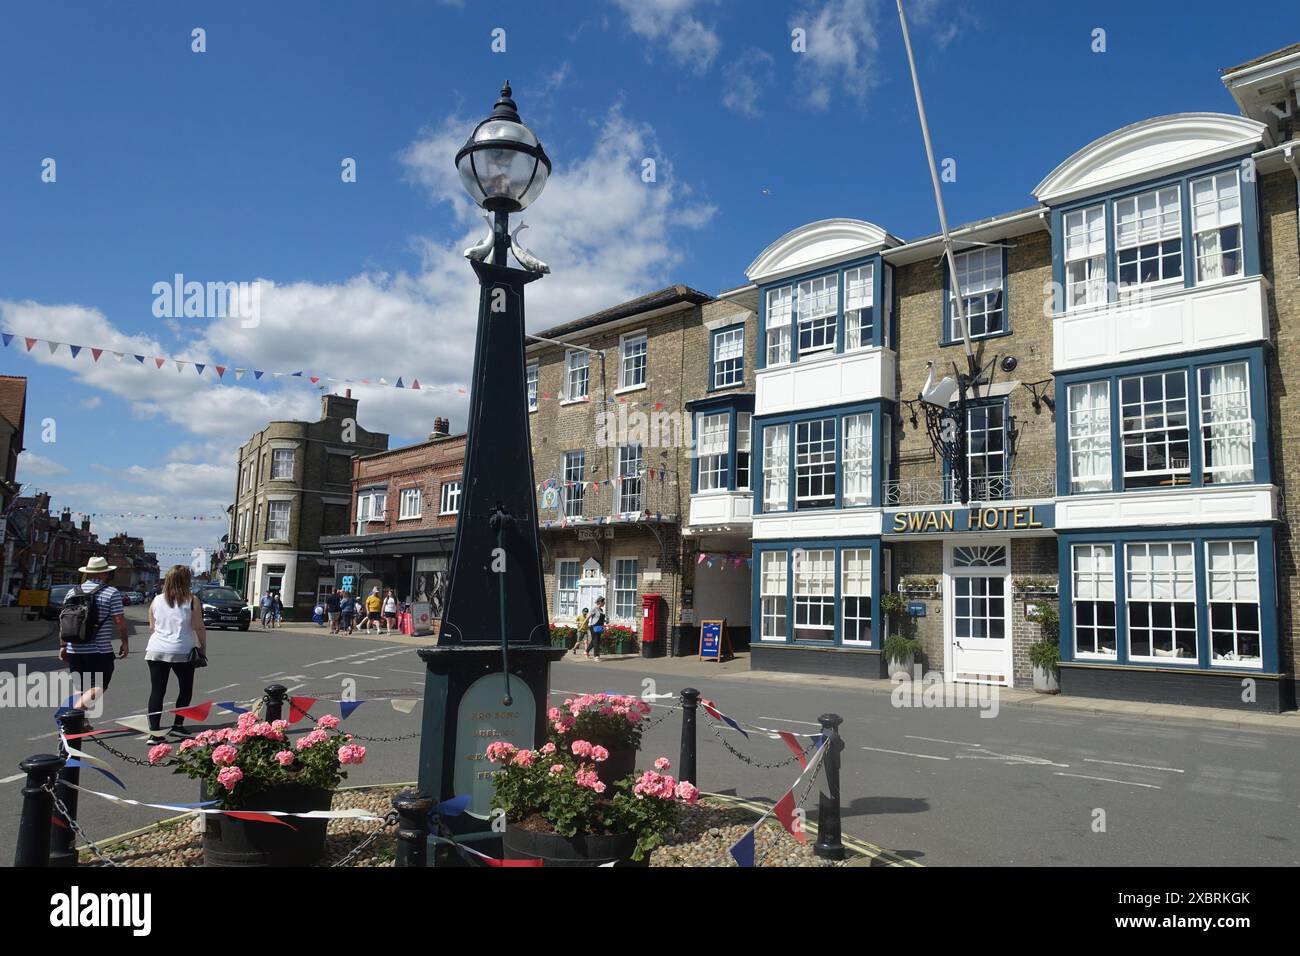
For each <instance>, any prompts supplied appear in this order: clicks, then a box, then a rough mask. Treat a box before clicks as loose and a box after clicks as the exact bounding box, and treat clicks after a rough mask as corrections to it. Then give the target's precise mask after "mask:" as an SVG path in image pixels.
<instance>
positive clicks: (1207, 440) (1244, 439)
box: [1199, 362, 1255, 485]
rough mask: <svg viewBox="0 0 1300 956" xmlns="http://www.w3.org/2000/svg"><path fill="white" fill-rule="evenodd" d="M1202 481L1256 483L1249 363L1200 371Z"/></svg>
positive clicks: (1213, 367) (1212, 367) (1234, 363)
mask: <svg viewBox="0 0 1300 956" xmlns="http://www.w3.org/2000/svg"><path fill="white" fill-rule="evenodd" d="M1199 374H1200V399H1201V448H1202V463H1201V472H1202V480H1203V481H1204V482H1205V484H1207V485H1210V484H1224V483H1229V482H1244V481H1253V480H1254V477H1255V468H1254V461H1253V451H1254V450H1253V448H1252V445H1253V441H1252V438H1253V433H1254V423H1253V422H1252V421H1251V417H1250V378H1249V374H1248V372H1247V368H1246V363H1245V362H1230V363H1228V364H1226V365H1211V366H1208V367H1206V368H1202V369H1201V370H1200V373H1199Z"/></svg>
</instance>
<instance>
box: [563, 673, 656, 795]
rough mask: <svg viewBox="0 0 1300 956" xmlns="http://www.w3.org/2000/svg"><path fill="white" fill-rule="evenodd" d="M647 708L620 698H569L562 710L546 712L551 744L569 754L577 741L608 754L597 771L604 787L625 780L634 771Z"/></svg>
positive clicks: (609, 696)
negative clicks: (584, 741) (594, 746)
mask: <svg viewBox="0 0 1300 956" xmlns="http://www.w3.org/2000/svg"><path fill="white" fill-rule="evenodd" d="M649 713H650V705H649V704H647V703H646V702H645V701H643V700H637V698H635V697H627V696H623V695H619V694H583V695H582V696H580V697H570V698H568V699H566V700H565V701H564V704H563V706H562V707H552V708H551V709H550V710H549V711H547V715H546V716H547V719H548V720H549V721H550V725H551V726H550V731H549V732H548V737H549V739H550V742H551V743H553V744H555V746H556V747H557V748H558V749H559V750H561V751H563V752H566V753H567V752H569V751H571V750H572V748H573V744H574V742H575V741H578V740H586V741H589V742H590V743H592V744H595V745H598V746H600V747H603V748H605V749H606V750H607V751H609V756H608V757H607V758H606V759H604V760H601V761H598V766H597V767H596V770H597V773H598V775H599V776H600V779H601V780H602V781H603V782H604V783H605V785H606V786H611V785H613V783H614V781H616V780H618V779H619V778H621V777H625V776H627V775H628V774H630V773H631V772H632V770H633V769H634V768H635V767H636V754H637V751H638V750H640V749H641V723H642V721H644V720H645V718H646V716H647V715H648V714H649Z"/></svg>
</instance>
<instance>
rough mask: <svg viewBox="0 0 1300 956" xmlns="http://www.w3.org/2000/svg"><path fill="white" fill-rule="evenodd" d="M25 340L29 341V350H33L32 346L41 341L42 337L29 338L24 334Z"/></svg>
mask: <svg viewBox="0 0 1300 956" xmlns="http://www.w3.org/2000/svg"><path fill="white" fill-rule="evenodd" d="M23 341H24V342H26V343H27V351H29V352H30V351H31V350H32V346H33V345H35V344H36V343H37V342H39V341H40V339H29V338H27V337H26V336H23Z"/></svg>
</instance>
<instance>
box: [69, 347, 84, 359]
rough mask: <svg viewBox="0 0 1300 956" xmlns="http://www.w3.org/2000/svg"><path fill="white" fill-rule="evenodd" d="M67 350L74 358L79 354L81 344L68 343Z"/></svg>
mask: <svg viewBox="0 0 1300 956" xmlns="http://www.w3.org/2000/svg"><path fill="white" fill-rule="evenodd" d="M68 351H69V352H71V353H72V357H73V358H76V357H77V356H78V355H80V354H81V346H80V345H69V346H68Z"/></svg>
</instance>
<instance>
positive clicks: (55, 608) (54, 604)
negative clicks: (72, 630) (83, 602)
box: [41, 584, 76, 621]
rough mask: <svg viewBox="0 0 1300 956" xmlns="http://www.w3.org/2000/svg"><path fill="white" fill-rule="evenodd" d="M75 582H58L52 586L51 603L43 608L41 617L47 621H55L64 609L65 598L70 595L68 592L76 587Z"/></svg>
mask: <svg viewBox="0 0 1300 956" xmlns="http://www.w3.org/2000/svg"><path fill="white" fill-rule="evenodd" d="M75 587H76V585H75V584H56V585H54V587H52V588H50V599H49V603H47V604H46V605H45V607H43V608H41V617H43V618H44V619H45V620H47V621H53V620H54V619H55V618H57V617H58V616H59V612H60V611H61V610H63V599H64V598H65V597H67V596H68V592H69V591H71V590H72V589H73V588H75Z"/></svg>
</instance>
